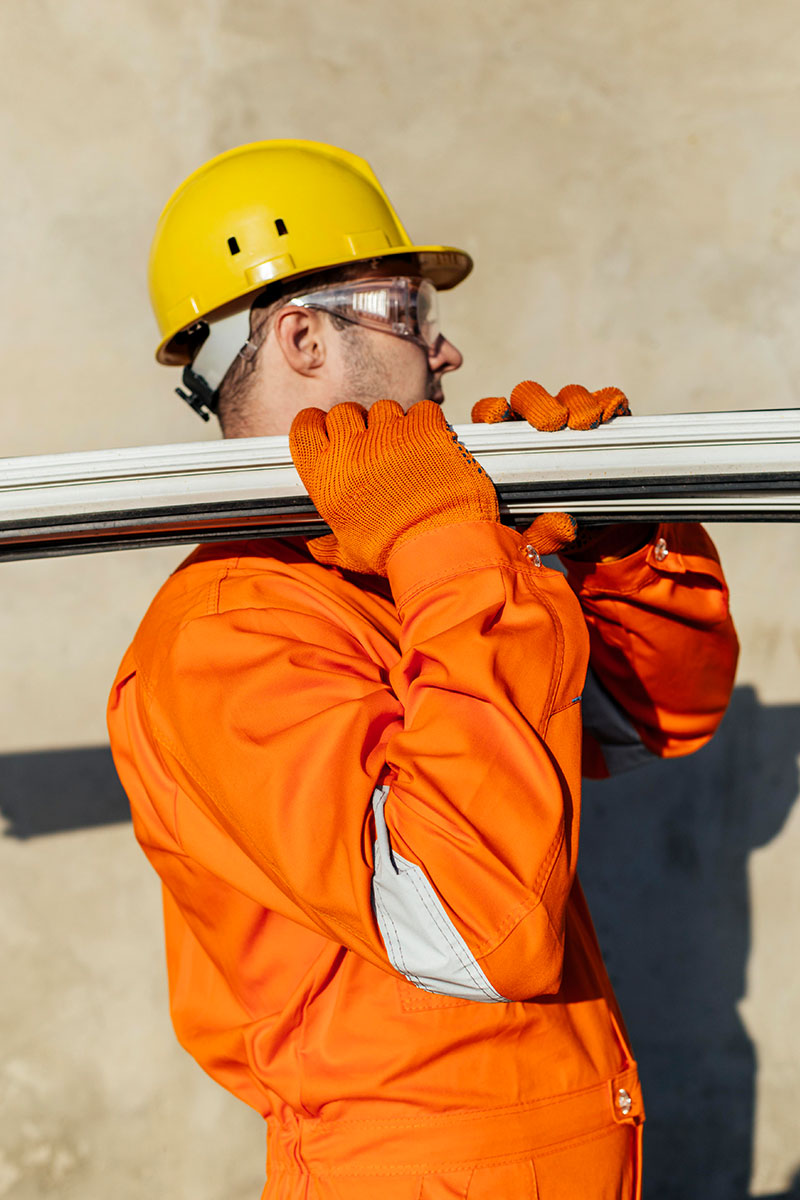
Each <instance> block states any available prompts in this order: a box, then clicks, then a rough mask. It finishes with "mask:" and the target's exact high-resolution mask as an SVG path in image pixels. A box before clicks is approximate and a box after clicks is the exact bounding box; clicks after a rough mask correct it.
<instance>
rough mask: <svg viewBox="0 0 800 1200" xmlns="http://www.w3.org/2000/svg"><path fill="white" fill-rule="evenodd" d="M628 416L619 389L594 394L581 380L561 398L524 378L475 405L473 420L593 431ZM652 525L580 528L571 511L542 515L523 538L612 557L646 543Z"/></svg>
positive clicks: (541, 546) (541, 548) (554, 549)
mask: <svg viewBox="0 0 800 1200" xmlns="http://www.w3.org/2000/svg"><path fill="white" fill-rule="evenodd" d="M629 415H630V408H629V406H628V399H627V397H626V396H625V393H624V392H621V391H620V390H619V388H615V387H606V388H601V389H600V390H599V391H597V392H590V391H588V390H587V389H586V388H585V387H581V385H580V384H579V383H568V384H567V385H566V387H563V388H562V389H561V391H560V392H559V393H558V395H557V396H551V395H550V393H549V392H548V391H547V390H546V389H545V388H543V387H542V385H541V384H540V383H534V382H533V380H531V379H526V380H525V381H524V382H523V383H518V384H517V386H516V387H515V388H514V389H513V391H512V393H511V397H510V399H509V400H506V398H505V396H487V397H486V398H485V399H483V400H478V402H477V403H476V404H475V405H474V406H473V409H472V420H473V422H475V423H485V424H489V425H494V424H497V423H498V422H500V421H522V420H525V421H527V422H528V424H529V425H532V426H533V427H534V429H539V430H541V431H542V432H543V433H555V432H556V431H557V430H559V429H564V427H565V426H567V427H568V428H570V429H594V428H595V427H596V426H598V425H604V424H605V423H606V422H607V421H612V420H613V419H614V417H623V416H629ZM650 529H651V526H649V525H648V526H647V532H646V533H645V532H644V531H643V530H642V528H641V527H640V526H638V525H630V524H615V525H613V526H612V525H598V526H595V527H590V528H588V529H584V530H581V531H580V532H579V530H578V522H577V521H576V520H575V518H574V517H571V516H569V514H568V513H563V512H552V513H542V515H541V516H539V517H537V518H536V519H535V521H534V522H533V523H532V524H531V525H530V526H529V527H528V528H527V529H526V530H525V533H524V534H523V536H524V537H525V538H527V540H528V542H529V544H530V545H531V546H532V547H533V549H534V550H536V551H537V553H538V554H556V553H558V552H559V551H563V552H565V553H566V554H567V556H569V554H570V550H568V549H567V548H568V547H574V549H575V551H576V552H577V553H578V554H579V555H580V557H581V558H582V559H588V560H590V561H591V560H592V558H593V554H594V552H595V551H596V552H597V560H596V561H610V560H613V559H614V558H622V557H624V555H626V554H630V553H631V552H632V551H633V550H634V549H636V548H638V546H640V545H643V544H644V542H645V541H646V538H647V536H648V535H649V532H650Z"/></svg>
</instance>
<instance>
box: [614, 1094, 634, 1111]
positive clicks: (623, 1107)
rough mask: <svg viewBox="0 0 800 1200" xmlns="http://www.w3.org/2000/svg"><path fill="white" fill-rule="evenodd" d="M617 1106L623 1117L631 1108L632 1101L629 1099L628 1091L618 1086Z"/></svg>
mask: <svg viewBox="0 0 800 1200" xmlns="http://www.w3.org/2000/svg"><path fill="white" fill-rule="evenodd" d="M617 1107H618V1108H619V1111H620V1112H621V1113H622V1115H623V1117H627V1115H628V1113H629V1112H630V1111H631V1109H632V1108H633V1101H632V1100H631V1097H630V1093H629V1092H626V1091H625V1088H620V1089H619V1091H618V1092H617Z"/></svg>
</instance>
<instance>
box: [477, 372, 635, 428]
mask: <svg viewBox="0 0 800 1200" xmlns="http://www.w3.org/2000/svg"><path fill="white" fill-rule="evenodd" d="M630 411H631V410H630V408H629V407H628V399H627V397H626V395H625V393H624V392H621V391H620V390H619V388H615V387H606V388H601V389H600V391H599V392H589V391H587V390H586V388H585V387H581V385H580V384H579V383H568V384H567V385H566V387H563V388H562V389H561V391H560V392H559V393H558V395H557V396H551V395H550V393H549V392H548V391H546V390H545V388H543V387H542V385H541V384H540V383H534V382H533V380H532V379H526V380H525V381H524V382H523V383H518V384H517V386H516V387H515V388H514V390H513V391H512V393H511V398H510V399H509V400H506V398H505V396H487V397H486V398H485V399H484V400H478V402H477V404H475V405H474V406H473V409H472V420H473V421H474V422H476V423H486V424H489V425H494V424H496V423H497V422H498V421H521V420H522V421H527V422H528V424H529V425H532V426H533V427H534V429H540V430H541V431H542V432H543V433H555V432H556V431H557V430H559V429H563V428H564V426H568V427H569V428H570V429H594V428H595V427H596V426H597V425H603V424H605V422H606V421H611V420H613V419H614V417H623V416H629V415H630Z"/></svg>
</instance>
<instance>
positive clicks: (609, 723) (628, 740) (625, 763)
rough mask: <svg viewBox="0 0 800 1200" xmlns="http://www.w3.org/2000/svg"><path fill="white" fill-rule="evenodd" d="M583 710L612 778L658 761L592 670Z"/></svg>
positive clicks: (589, 730) (585, 727) (582, 705)
mask: <svg viewBox="0 0 800 1200" xmlns="http://www.w3.org/2000/svg"><path fill="white" fill-rule="evenodd" d="M581 711H582V715H583V727H584V729H585V730H586V731H587V732H588V733H591V734H592V736H593V737H595V738H596V739H597V741H598V742H599V743H600V746H601V748H602V751H603V757H604V758H605V760H606V766H607V767H608V769H609V772H610V773H611V774H612V775H619V774H621V773H622V772H623V771H632V770H633V769H634V768H635V767H641V766H643V765H644V763H648V762H653V761H654V759H655V758H656V755H655V754H653V753H652V751H650V750H648V749H647V747H646V746H645V744H644V743H643V741H642V739H641V738H640V737H639V734H638V733H637V732H636V730H635V728H634V726H633V725H632V724H631V722H630V721H629V720H628V717H627V716H626V715H625V713H624V712H623V711H622V709H621V708H620V706H619V705H618V704H617V702H616V701H615V700H614V699H613V697H612V696H610V695H609V694H608V692H607V691H606V690H605V688H604V687H603V686H602V684H601V683H600V681H599V680H598V678H597V676H596V675H595V673H594V671H592V669H591V668H590V669H589V670H588V672H587V674H586V684H585V686H584V689H583V696H582V698H581Z"/></svg>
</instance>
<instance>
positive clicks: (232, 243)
mask: <svg viewBox="0 0 800 1200" xmlns="http://www.w3.org/2000/svg"><path fill="white" fill-rule="evenodd" d="M228 249H229V250H230V252H231V254H238V253H239V250H240V246H239V243H238V242H237V240H236V238H235V237H229V238H228Z"/></svg>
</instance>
